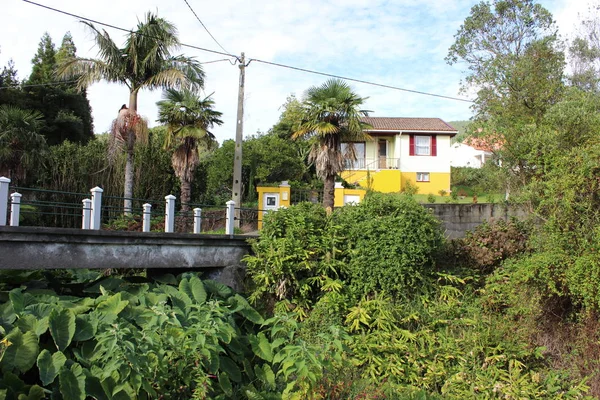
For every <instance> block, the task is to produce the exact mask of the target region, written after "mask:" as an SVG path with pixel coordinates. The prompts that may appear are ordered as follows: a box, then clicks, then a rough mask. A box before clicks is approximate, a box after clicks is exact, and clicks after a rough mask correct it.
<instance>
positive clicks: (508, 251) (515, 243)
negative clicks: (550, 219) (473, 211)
mask: <svg viewBox="0 0 600 400" xmlns="http://www.w3.org/2000/svg"><path fill="white" fill-rule="evenodd" d="M530 230H531V227H530V225H529V224H528V223H525V222H522V221H519V220H516V219H511V220H510V221H508V222H506V221H505V220H502V219H500V220H496V221H493V222H492V223H489V222H485V223H483V224H481V225H479V226H478V227H477V228H475V230H474V231H472V232H467V235H466V237H465V238H463V239H460V240H458V241H457V243H458V251H459V257H460V258H461V259H462V261H463V262H464V263H465V264H466V265H465V266H469V267H471V268H475V269H477V270H478V271H479V272H481V273H486V274H487V273H490V272H491V271H493V270H494V269H495V268H497V267H498V266H500V264H501V263H502V261H503V260H505V259H507V258H509V257H512V256H515V255H517V254H520V253H523V252H525V251H526V250H527V248H528V247H527V239H528V237H529V232H530Z"/></svg>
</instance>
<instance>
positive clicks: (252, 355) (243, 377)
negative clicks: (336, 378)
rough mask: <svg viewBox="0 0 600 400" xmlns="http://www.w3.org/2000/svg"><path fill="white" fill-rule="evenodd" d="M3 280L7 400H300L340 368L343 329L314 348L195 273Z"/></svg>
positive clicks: (1, 394) (282, 321) (1, 384)
mask: <svg viewBox="0 0 600 400" xmlns="http://www.w3.org/2000/svg"><path fill="white" fill-rule="evenodd" d="M2 278H3V280H2V282H3V284H2V292H1V293H0V300H1V303H0V338H1V339H0V369H1V371H2V375H1V377H0V398H2V399H9V400H12V399H19V400H20V399H44V398H53V399H65V400H75V399H81V400H83V399H86V398H96V399H150V398H152V399H154V398H159V399H190V398H195V399H208V398H210V399H240V398H248V399H281V398H282V396H284V397H285V398H288V399H294V398H296V399H301V398H306V397H305V395H306V393H307V392H309V391H310V389H311V387H312V386H313V385H314V384H315V382H316V381H317V380H318V379H319V378H320V377H321V376H322V374H323V370H324V369H325V368H329V369H333V367H330V366H331V365H334V364H336V363H340V362H341V350H342V346H343V344H342V341H341V340H342V339H343V338H344V332H343V331H340V330H336V329H335V327H331V329H330V330H328V331H324V332H322V333H320V336H321V337H323V343H326V344H324V345H321V346H319V347H316V346H313V345H309V344H307V343H306V342H305V341H303V340H302V339H300V338H296V336H295V332H296V330H297V322H296V321H295V320H293V319H290V318H287V317H286V316H285V315H280V316H277V317H274V318H270V319H269V320H266V321H265V320H263V318H262V317H261V316H260V314H259V313H258V312H256V311H255V310H254V309H253V308H252V307H251V306H250V305H249V304H248V302H247V301H246V300H245V299H244V297H242V296H240V295H239V294H236V293H234V292H233V291H232V290H231V289H230V288H228V287H226V286H224V285H221V284H219V283H216V282H213V281H201V280H200V279H199V278H198V277H197V276H196V275H195V274H183V275H181V276H179V277H174V276H171V275H167V276H164V277H161V278H158V279H156V280H154V279H146V278H141V277H130V278H128V279H123V278H116V277H102V276H101V275H98V274H94V273H88V272H81V271H77V272H73V275H71V274H70V273H69V272H59V273H58V274H54V273H44V274H42V273H40V272H35V273H26V274H23V273H5V274H3V276H2ZM7 282H13V284H12V285H11V284H7ZM13 286H15V287H13ZM319 352H320V353H319Z"/></svg>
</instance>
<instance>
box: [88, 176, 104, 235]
mask: <svg viewBox="0 0 600 400" xmlns="http://www.w3.org/2000/svg"><path fill="white" fill-rule="evenodd" d="M90 192H92V216H91V218H90V229H94V230H100V225H101V224H100V223H101V220H102V192H104V190H102V188H100V187H98V186H96V187H95V188H93V189H90Z"/></svg>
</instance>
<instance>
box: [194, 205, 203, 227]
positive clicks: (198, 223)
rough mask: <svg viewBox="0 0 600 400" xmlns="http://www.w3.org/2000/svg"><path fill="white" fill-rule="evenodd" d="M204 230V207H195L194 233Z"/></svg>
mask: <svg viewBox="0 0 600 400" xmlns="http://www.w3.org/2000/svg"><path fill="white" fill-rule="evenodd" d="M201 231H202V209H201V208H194V233H200V232H201Z"/></svg>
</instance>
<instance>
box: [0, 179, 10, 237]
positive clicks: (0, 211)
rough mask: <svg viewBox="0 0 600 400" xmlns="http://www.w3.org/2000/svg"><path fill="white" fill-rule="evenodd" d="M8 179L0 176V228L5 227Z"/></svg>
mask: <svg viewBox="0 0 600 400" xmlns="http://www.w3.org/2000/svg"><path fill="white" fill-rule="evenodd" d="M9 184H10V179H8V178H6V177H4V176H0V226H4V225H6V217H7V216H8V185H9Z"/></svg>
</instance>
